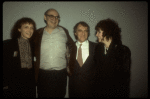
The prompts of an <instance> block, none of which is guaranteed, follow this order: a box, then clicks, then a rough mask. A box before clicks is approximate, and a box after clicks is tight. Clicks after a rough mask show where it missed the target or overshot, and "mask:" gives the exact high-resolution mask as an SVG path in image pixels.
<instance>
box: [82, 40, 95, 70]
mask: <svg viewBox="0 0 150 99" xmlns="http://www.w3.org/2000/svg"><path fill="white" fill-rule="evenodd" d="M92 48H93V46H92V44H91V42H90V41H89V56H88V57H87V59H86V60H85V62H84V64H83V66H84V65H88V63H89V62H90V59H91V57H92V53H93V52H92ZM83 66H82V67H83Z"/></svg>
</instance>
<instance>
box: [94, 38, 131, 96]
mask: <svg viewBox="0 0 150 99" xmlns="http://www.w3.org/2000/svg"><path fill="white" fill-rule="evenodd" d="M94 60H95V66H96V68H95V69H96V73H95V76H94V79H93V81H95V83H94V85H95V88H94V91H93V92H94V93H95V97H129V83H130V64H131V52H130V49H129V48H128V47H127V46H125V45H122V43H121V41H120V42H119V43H115V42H113V41H112V42H111V44H110V47H109V49H108V52H107V54H106V55H105V54H104V44H102V43H99V44H98V45H97V46H96V48H95V55H94Z"/></svg>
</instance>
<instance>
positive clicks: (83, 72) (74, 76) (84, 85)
mask: <svg viewBox="0 0 150 99" xmlns="http://www.w3.org/2000/svg"><path fill="white" fill-rule="evenodd" d="M95 46H96V43H94V42H91V41H89V56H88V58H87V59H86V61H85V63H84V64H83V66H82V67H80V66H79V63H78V62H77V60H76V53H77V47H76V46H74V48H73V51H72V54H71V56H70V62H69V69H70V72H71V76H70V77H69V97H91V87H92V86H91V77H92V74H91V73H92V70H93V67H94V61H93V56H94V49H95Z"/></svg>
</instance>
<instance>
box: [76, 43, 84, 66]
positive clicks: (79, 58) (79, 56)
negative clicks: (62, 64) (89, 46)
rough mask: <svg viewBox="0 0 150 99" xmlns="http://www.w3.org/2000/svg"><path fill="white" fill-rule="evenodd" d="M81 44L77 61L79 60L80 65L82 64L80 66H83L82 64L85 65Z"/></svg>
mask: <svg viewBox="0 0 150 99" xmlns="http://www.w3.org/2000/svg"><path fill="white" fill-rule="evenodd" d="M81 45H82V44H80V47H79V49H78V57H77V61H78V63H79V65H80V67H82V65H83V60H82V49H81Z"/></svg>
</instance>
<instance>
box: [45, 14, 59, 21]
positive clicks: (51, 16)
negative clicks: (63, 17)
mask: <svg viewBox="0 0 150 99" xmlns="http://www.w3.org/2000/svg"><path fill="white" fill-rule="evenodd" d="M46 16H48V17H49V18H50V19H53V18H54V17H55V18H56V19H58V20H59V19H60V17H59V16H53V15H48V14H46Z"/></svg>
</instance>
